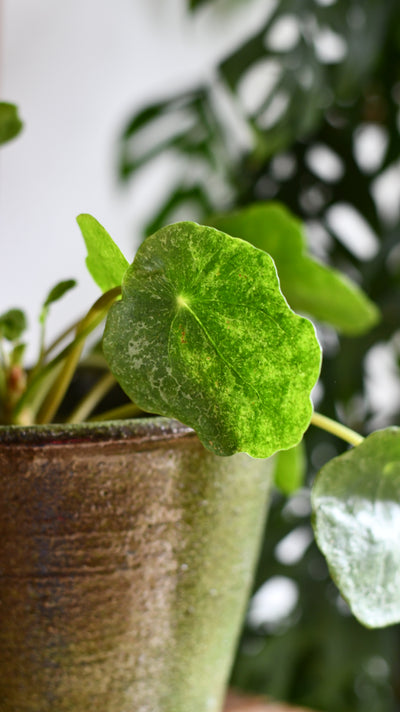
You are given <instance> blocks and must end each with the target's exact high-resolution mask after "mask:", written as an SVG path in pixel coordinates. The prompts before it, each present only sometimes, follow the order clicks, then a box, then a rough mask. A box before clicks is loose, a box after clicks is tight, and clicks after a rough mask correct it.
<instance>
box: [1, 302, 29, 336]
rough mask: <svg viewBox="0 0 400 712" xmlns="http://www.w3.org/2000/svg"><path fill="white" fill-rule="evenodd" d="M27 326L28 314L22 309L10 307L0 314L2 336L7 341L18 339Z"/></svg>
mask: <svg viewBox="0 0 400 712" xmlns="http://www.w3.org/2000/svg"><path fill="white" fill-rule="evenodd" d="M26 327H27V321H26V316H25V314H24V312H23V311H22V310H21V309H9V310H8V311H6V312H4V314H0V336H2V337H3V338H5V339H7V341H16V340H17V339H19V338H20V336H22V334H23V333H24V331H25V329H26Z"/></svg>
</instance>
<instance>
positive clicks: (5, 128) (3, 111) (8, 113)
mask: <svg viewBox="0 0 400 712" xmlns="http://www.w3.org/2000/svg"><path fill="white" fill-rule="evenodd" d="M22 127H23V123H22V121H21V119H20V118H19V116H18V108H17V107H16V106H15V104H9V103H8V102H5V101H0V144H2V143H6V142H7V141H11V139H13V138H15V137H16V136H18V134H19V132H20V131H21V129H22Z"/></svg>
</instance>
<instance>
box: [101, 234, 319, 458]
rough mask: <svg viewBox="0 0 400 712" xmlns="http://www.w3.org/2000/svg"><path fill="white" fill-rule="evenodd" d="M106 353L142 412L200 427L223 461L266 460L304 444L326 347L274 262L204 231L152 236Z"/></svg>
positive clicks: (110, 324) (127, 287)
mask: <svg viewBox="0 0 400 712" xmlns="http://www.w3.org/2000/svg"><path fill="white" fill-rule="evenodd" d="M104 353H105V356H106V359H107V360H108V362H109V365H110V368H111V370H112V372H113V373H114V375H115V376H116V378H117V379H118V381H119V382H120V384H121V386H122V387H123V388H124V390H125V391H126V393H127V394H128V395H129V397H130V398H131V399H132V400H133V401H134V402H135V403H137V405H138V406H140V408H142V409H143V410H145V411H149V412H155V413H159V414H161V415H167V416H172V417H175V418H177V419H178V420H181V421H182V422H183V423H185V424H187V425H189V426H191V427H193V428H194V429H195V430H196V431H197V433H198V435H199V437H200V439H201V440H202V441H203V443H204V445H205V446H206V447H208V448H209V449H212V450H213V451H214V452H216V453H218V454H220V455H231V454H233V453H234V452H236V451H243V452H247V453H249V454H250V455H252V456H253V457H268V456H269V455H271V454H272V453H274V452H276V451H277V450H280V449H282V448H289V447H292V446H293V445H295V444H296V443H297V442H299V440H300V439H301V437H302V435H303V433H304V430H305V429H306V428H307V426H308V424H309V421H310V418H311V412H312V407H311V402H310V392H311V390H312V388H313V386H314V384H315V382H316V380H317V378H318V374H319V368H320V347H319V344H318V341H317V339H316V336H315V332H314V328H313V326H312V324H311V323H310V322H309V321H307V320H306V319H304V318H302V317H299V316H298V315H297V314H294V313H293V312H292V310H291V309H290V308H289V307H288V305H287V302H286V300H285V299H284V297H283V296H282V294H281V292H280V290H279V283H278V279H277V275H276V270H275V266H274V263H273V261H272V259H271V258H270V257H269V255H267V254H265V253H264V252H262V251H261V250H258V249H256V248H254V247H253V246H251V245H250V244H248V243H247V242H244V241H243V240H239V239H236V238H232V237H230V236H228V235H225V234H224V233H222V232H219V231H217V230H215V229H214V228H210V227H203V226H200V225H197V224H195V223H189V222H186V223H177V224H175V225H170V226H169V227H166V228H162V229H161V230H159V231H158V232H157V233H155V234H154V235H152V236H151V237H149V238H147V239H146V240H145V241H144V242H143V244H142V245H141V247H140V248H139V251H138V253H137V256H136V258H135V260H134V262H133V264H132V265H131V267H130V268H129V269H128V270H127V272H126V274H125V277H124V280H123V284H122V300H121V301H119V302H117V303H116V304H115V305H113V307H112V308H111V310H110V313H109V315H108V319H107V324H106V329H105V335H104Z"/></svg>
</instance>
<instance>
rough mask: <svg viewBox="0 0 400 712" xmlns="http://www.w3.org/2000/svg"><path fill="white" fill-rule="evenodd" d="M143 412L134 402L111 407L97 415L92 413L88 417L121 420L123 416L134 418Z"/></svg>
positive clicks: (91, 419)
mask: <svg viewBox="0 0 400 712" xmlns="http://www.w3.org/2000/svg"><path fill="white" fill-rule="evenodd" d="M140 413H143V411H142V410H141V409H140V408H139V407H138V406H137V405H135V404H134V403H126V404H125V405H120V406H119V407H118V408H112V410H107V411H106V412H105V413H100V414H99V415H94V416H93V418H90V421H91V422H92V421H97V420H121V419H123V418H134V417H135V416H136V415H139V414H140Z"/></svg>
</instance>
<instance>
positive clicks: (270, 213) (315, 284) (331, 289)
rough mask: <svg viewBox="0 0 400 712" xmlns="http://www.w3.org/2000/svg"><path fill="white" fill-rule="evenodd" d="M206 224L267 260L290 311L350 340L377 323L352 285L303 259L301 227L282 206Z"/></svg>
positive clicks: (255, 208) (247, 210)
mask: <svg viewBox="0 0 400 712" xmlns="http://www.w3.org/2000/svg"><path fill="white" fill-rule="evenodd" d="M210 223H211V224H212V225H214V226H215V227H216V228H218V229H220V230H224V231H225V232H227V233H229V235H234V236H236V237H241V238H242V239H243V240H248V242H250V243H251V244H252V245H255V247H258V248H260V249H261V250H265V251H266V252H268V253H269V254H270V255H271V257H272V258H273V259H274V261H275V263H276V268H277V270H278V275H279V280H280V283H281V289H282V292H283V294H284V295H285V297H286V299H287V300H288V302H289V304H290V306H291V307H292V309H295V310H296V311H299V312H304V313H306V314H309V315H310V316H312V317H314V318H315V319H318V320H320V321H324V322H327V323H328V324H331V325H332V326H333V327H335V328H336V329H337V330H338V331H341V332H343V333H344V334H348V335H357V334H362V333H364V332H365V331H367V330H368V329H370V328H371V327H373V326H374V325H375V324H376V322H377V321H378V319H379V312H378V309H377V307H376V306H375V305H374V304H373V302H371V301H370V300H369V299H368V297H367V296H366V295H365V294H364V293H363V292H362V290H361V289H360V288H359V287H358V286H357V285H356V284H354V283H352V282H351V281H350V280H349V279H348V278H347V277H345V276H344V275H342V274H341V273H340V272H338V271H336V270H334V269H332V268H330V267H327V266H326V265H323V264H321V263H320V262H317V261H316V260H314V259H313V258H312V257H310V256H308V255H307V254H306V241H305V237H304V231H303V227H302V224H301V222H300V221H299V220H298V219H297V218H295V217H294V216H293V215H291V213H290V212H289V211H288V210H287V209H286V208H285V207H283V206H282V205H279V204H278V203H273V202H272V203H256V204H255V205H252V206H250V207H248V208H244V209H243V210H240V211H237V212H234V213H228V214H226V215H219V216H216V217H213V218H212V219H211V221H210Z"/></svg>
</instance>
